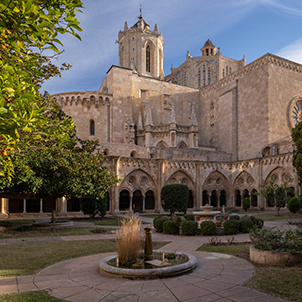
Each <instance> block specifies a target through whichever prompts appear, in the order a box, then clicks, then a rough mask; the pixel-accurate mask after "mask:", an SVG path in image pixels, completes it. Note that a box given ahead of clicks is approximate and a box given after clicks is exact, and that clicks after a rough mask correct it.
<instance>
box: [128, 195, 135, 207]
mask: <svg viewBox="0 0 302 302" xmlns="http://www.w3.org/2000/svg"><path fill="white" fill-rule="evenodd" d="M132 199H133V193H131V194H130V206H129V208H130V212H131V211H132V212H133V211H134V209H133V200H132ZM134 206H135V205H134Z"/></svg>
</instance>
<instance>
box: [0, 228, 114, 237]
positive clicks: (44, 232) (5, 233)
mask: <svg viewBox="0 0 302 302" xmlns="http://www.w3.org/2000/svg"><path fill="white" fill-rule="evenodd" d="M97 231H98V232H100V233H103V234H110V233H112V232H113V231H114V229H111V228H94V227H76V228H74V227H67V228H62V229H47V228H45V229H43V228H35V229H33V230H32V231H28V232H19V231H16V230H14V228H13V227H9V228H2V230H1V232H0V239H9V238H28V237H48V236H49V237H50V236H74V235H93V234H97V233H96V232H97Z"/></svg>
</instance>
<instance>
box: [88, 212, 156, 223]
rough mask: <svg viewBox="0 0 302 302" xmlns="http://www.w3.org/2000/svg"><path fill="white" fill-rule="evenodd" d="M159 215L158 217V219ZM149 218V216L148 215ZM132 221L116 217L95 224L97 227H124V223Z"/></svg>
mask: <svg viewBox="0 0 302 302" xmlns="http://www.w3.org/2000/svg"><path fill="white" fill-rule="evenodd" d="M157 216H158V215H156V217H157ZM146 217H147V215H146ZM129 220H130V219H127V218H124V217H118V216H115V217H112V219H106V220H97V221H94V222H93V223H94V224H95V225H107V226H121V225H122V221H129ZM142 223H143V224H144V223H146V222H143V221H142Z"/></svg>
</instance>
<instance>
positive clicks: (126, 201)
mask: <svg viewBox="0 0 302 302" xmlns="http://www.w3.org/2000/svg"><path fill="white" fill-rule="evenodd" d="M129 208H130V194H129V192H128V191H127V190H122V191H121V192H120V198H119V209H120V211H125V210H128V209H129Z"/></svg>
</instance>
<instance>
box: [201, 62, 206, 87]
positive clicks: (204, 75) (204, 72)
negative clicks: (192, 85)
mask: <svg viewBox="0 0 302 302" xmlns="http://www.w3.org/2000/svg"><path fill="white" fill-rule="evenodd" d="M202 77H203V86H206V65H203V67H202Z"/></svg>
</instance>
